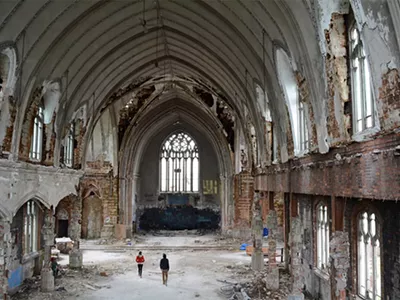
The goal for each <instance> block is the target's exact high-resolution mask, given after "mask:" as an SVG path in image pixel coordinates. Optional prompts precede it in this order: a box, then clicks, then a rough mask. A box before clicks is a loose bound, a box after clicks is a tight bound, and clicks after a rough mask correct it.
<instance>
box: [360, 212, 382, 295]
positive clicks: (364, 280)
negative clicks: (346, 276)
mask: <svg viewBox="0 0 400 300" xmlns="http://www.w3.org/2000/svg"><path fill="white" fill-rule="evenodd" d="M357 250H358V251H357V254H358V293H359V295H360V296H361V297H363V298H364V299H372V300H380V299H382V289H381V246H380V234H379V223H378V220H377V218H376V215H375V214H374V213H369V212H367V211H364V212H361V213H360V214H359V215H358V249H357Z"/></svg>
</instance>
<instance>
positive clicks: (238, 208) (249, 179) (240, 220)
mask: <svg viewBox="0 0 400 300" xmlns="http://www.w3.org/2000/svg"><path fill="white" fill-rule="evenodd" d="M253 196H254V178H253V176H252V175H251V174H250V173H247V172H242V173H240V174H238V175H235V193H234V199H235V201H234V202H235V225H236V226H237V227H245V228H249V226H250V223H251V219H252V212H251V207H252V204H253Z"/></svg>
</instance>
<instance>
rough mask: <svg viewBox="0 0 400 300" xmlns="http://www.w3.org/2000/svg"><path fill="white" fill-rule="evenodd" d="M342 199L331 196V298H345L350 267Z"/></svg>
mask: <svg viewBox="0 0 400 300" xmlns="http://www.w3.org/2000/svg"><path fill="white" fill-rule="evenodd" d="M344 209H345V204H344V200H343V199H341V198H336V197H335V196H332V198H331V211H332V221H333V222H332V223H333V224H332V231H333V232H332V238H331V240H330V243H329V253H330V266H331V285H332V296H331V298H332V299H335V300H345V299H346V288H347V271H348V269H349V268H350V241H349V235H348V234H347V233H346V232H344Z"/></svg>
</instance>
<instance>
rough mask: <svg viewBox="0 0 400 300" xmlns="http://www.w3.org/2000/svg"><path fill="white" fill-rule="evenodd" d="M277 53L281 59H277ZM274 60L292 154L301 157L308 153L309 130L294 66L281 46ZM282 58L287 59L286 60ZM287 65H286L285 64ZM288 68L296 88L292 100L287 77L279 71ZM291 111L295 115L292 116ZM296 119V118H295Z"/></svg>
mask: <svg viewBox="0 0 400 300" xmlns="http://www.w3.org/2000/svg"><path fill="white" fill-rule="evenodd" d="M278 54H279V56H281V58H282V59H278ZM275 60H276V67H277V75H278V82H279V84H280V86H281V90H282V92H283V95H284V98H285V103H286V107H287V109H288V113H289V119H290V126H291V130H292V136H293V137H292V138H293V146H294V156H296V157H301V156H303V155H304V154H306V153H308V151H309V150H310V143H309V132H308V124H307V115H306V108H307V105H306V103H304V102H302V101H301V98H300V91H299V87H298V85H297V81H296V76H295V68H294V67H293V63H292V59H291V57H290V56H289V55H288V53H287V52H286V51H285V50H284V49H283V48H277V49H276V51H275ZM284 60H287V61H286V62H285V61H284ZM286 65H287V66H286ZM288 67H289V68H290V69H288V70H286V71H288V73H289V71H290V76H291V77H292V80H291V81H292V82H290V83H291V84H293V85H294V86H295V87H296V88H295V91H296V99H295V101H294V100H293V98H294V97H293V96H290V95H289V94H288V87H287V86H288V84H290V83H289V82H288V79H287V78H284V74H283V73H282V71H280V70H281V69H282V68H285V69H287V68H288ZM293 113H295V114H296V116H293ZM295 119H296V120H295Z"/></svg>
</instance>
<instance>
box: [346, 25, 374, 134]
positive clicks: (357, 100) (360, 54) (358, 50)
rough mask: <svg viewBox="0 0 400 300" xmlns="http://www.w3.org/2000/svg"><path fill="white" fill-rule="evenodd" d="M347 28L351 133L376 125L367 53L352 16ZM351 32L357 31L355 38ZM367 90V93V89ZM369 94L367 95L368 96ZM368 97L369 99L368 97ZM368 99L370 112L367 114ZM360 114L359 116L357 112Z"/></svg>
mask: <svg viewBox="0 0 400 300" xmlns="http://www.w3.org/2000/svg"><path fill="white" fill-rule="evenodd" d="M349 24H350V25H349V29H348V43H349V45H348V51H349V72H350V79H351V99H352V126H353V135H358V134H362V133H364V132H366V131H368V130H371V129H373V128H374V127H376V126H377V119H376V116H375V113H376V104H375V97H374V89H373V83H372V80H371V78H370V74H371V69H370V65H369V61H368V57H367V54H366V52H365V48H364V45H363V42H362V39H361V33H360V31H359V30H358V28H357V23H356V21H355V20H354V18H353V19H352V20H351V21H350V22H349ZM353 32H356V33H357V38H354V37H353ZM355 59H358V64H359V67H358V68H359V70H360V71H359V74H358V75H355V73H356V72H357V73H358V71H357V70H356V67H355V63H354V61H355ZM356 78H359V79H358V80H360V83H359V85H360V89H361V91H359V89H358V88H357V82H356ZM367 90H369V93H368V91H367ZM368 94H369V96H368ZM368 97H369V99H368ZM368 101H369V106H370V110H371V114H368V111H367V110H368V107H367V106H368ZM358 111H360V112H361V116H359V114H360V113H359V112H358ZM368 118H371V125H370V126H368V125H367V123H368V120H367V119H368ZM359 122H361V129H359V128H358V127H359Z"/></svg>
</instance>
